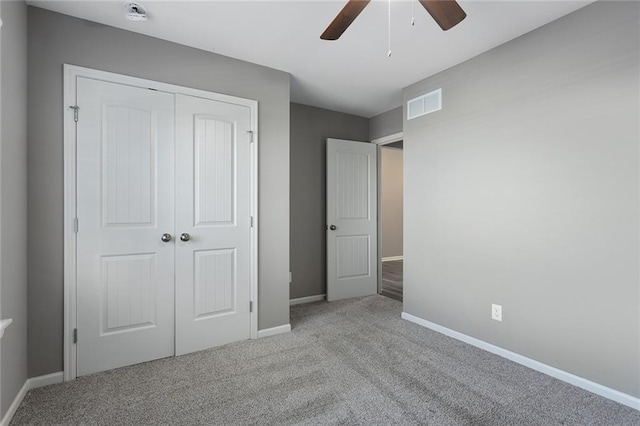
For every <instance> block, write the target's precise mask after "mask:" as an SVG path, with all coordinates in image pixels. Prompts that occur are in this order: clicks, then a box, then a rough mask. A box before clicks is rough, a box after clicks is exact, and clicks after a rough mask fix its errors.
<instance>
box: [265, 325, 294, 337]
mask: <svg viewBox="0 0 640 426" xmlns="http://www.w3.org/2000/svg"><path fill="white" fill-rule="evenodd" d="M290 331H291V324H285V325H279V326H278V327H272V328H265V329H264V330H258V339H260V338H261V337H269V336H275V335H276V334H283V333H288V332H290Z"/></svg>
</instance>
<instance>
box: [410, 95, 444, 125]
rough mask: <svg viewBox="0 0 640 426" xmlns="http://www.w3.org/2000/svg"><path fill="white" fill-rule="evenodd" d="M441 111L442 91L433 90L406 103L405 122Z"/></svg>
mask: <svg viewBox="0 0 640 426" xmlns="http://www.w3.org/2000/svg"><path fill="white" fill-rule="evenodd" d="M441 109H442V89H438V90H434V91H433V92H429V93H427V94H424V95H420V96H418V97H417V98H413V99H411V100H410V101H408V102H407V120H411V119H412V118H416V117H420V116H421V115H425V114H429V113H431V112H434V111H439V110H441Z"/></svg>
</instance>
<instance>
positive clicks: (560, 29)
mask: <svg viewBox="0 0 640 426" xmlns="http://www.w3.org/2000/svg"><path fill="white" fill-rule="evenodd" d="M639 20H640V4H639V3H637V2H621V3H613V2H596V3H594V4H592V5H589V6H587V7H586V8H584V9H581V10H579V11H577V12H575V13H573V14H571V15H568V16H566V17H564V18H562V19H560V20H558V21H555V22H552V23H551V24H549V25H546V26H545V27H542V28H540V29H538V30H536V31H534V32H532V33H529V34H526V35H524V36H522V37H520V38H518V39H516V40H514V41H511V42H509V43H507V44H505V45H502V46H500V47H497V48H495V49H493V50H491V51H489V52H487V53H485V54H482V55H480V56H477V57H475V58H473V59H471V60H469V61H467V62H465V63H463V64H461V65H458V66H456V67H454V68H451V69H449V70H447V71H444V72H442V73H440V74H437V75H435V76H433V77H430V78H428V79H426V80H423V81H420V82H418V83H416V84H414V85H412V86H409V87H407V88H406V89H405V90H404V100H405V102H406V101H407V100H408V99H411V98H413V97H414V96H417V95H419V94H422V93H425V92H428V91H430V90H433V89H437V88H439V87H441V88H442V91H443V104H444V105H445V107H444V109H443V110H442V111H439V112H436V113H433V114H430V115H427V116H424V117H421V118H417V119H414V120H410V121H406V120H405V122H404V141H405V143H404V149H405V162H404V166H405V229H406V230H407V233H406V235H405V253H404V257H405V269H404V272H405V276H404V285H405V288H404V294H405V299H404V300H405V303H404V309H405V311H406V312H408V313H410V314H413V315H416V316H418V317H421V318H424V319H426V320H429V321H432V322H434V323H437V324H440V325H442V326H445V327H448V328H450V329H453V330H456V331H459V332H461V333H464V334H466V335H469V336H473V337H475V338H478V339H481V340H483V341H486V342H489V343H492V344H494V345H497V346H499V347H502V348H506V349H508V350H510V351H513V352H516V353H518V354H522V355H524V356H527V357H529V358H532V359H534V360H537V361H540V362H543V363H545V364H548V365H551V366H554V367H557V368H559V369H561V370H564V371H568V372H570V373H573V374H576V375H578V376H581V377H584V378H586V379H589V380H592V381H594V382H596V383H600V384H602V385H604V386H607V387H610V388H613V389H616V390H618V391H621V392H624V393H626V394H629V395H632V396H635V397H639V396H640V367H639V362H638V360H639V359H640V328H639V327H640V317H639V314H640V313H639V310H640V305H639V300H640V299H639V294H638V293H639V292H638V290H639V289H638V287H639V286H638V278H639V277H638V213H639V212H638V201H639V200H638V189H639V188H638V171H639V170H638V140H639V122H638V120H639V116H640V110H639V102H638V100H639V99H640V98H639V80H638V76H639V73H640V68H639V62H640V58H639V53H638V52H639V50H640V49H639V46H638V43H639V38H640V37H639V36H640V34H639V25H638V22H639ZM491 303H497V304H501V305H502V306H503V321H502V322H497V321H492V320H491V319H490V307H491Z"/></svg>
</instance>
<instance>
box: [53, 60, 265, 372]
mask: <svg viewBox="0 0 640 426" xmlns="http://www.w3.org/2000/svg"><path fill="white" fill-rule="evenodd" d="M65 78H66V80H65V89H66V92H67V93H66V96H65V101H66V102H65V103H67V102H69V103H70V106H71V107H72V108H70V110H72V111H73V112H72V113H71V114H72V115H69V114H67V115H66V116H65V172H66V173H65V176H66V177H65V206H66V208H65V293H66V294H67V295H68V297H67V298H66V300H65V343H66V344H65V379H66V380H70V379H73V378H75V377H76V376H79V375H84V374H90V373H93V372H97V371H103V370H108V369H112V368H117V367H121V366H125V365H131V364H136V363H139V362H144V361H149V360H152V359H157V358H162V357H166V356H172V355H180V354H184V353H188V352H194V351H197V350H202V349H206V348H210V347H214V346H218V345H222V344H226V343H230V342H233V341H237V340H243V339H248V338H250V337H255V336H256V335H257V318H256V315H255V312H254V309H252V307H253V303H252V300H255V295H256V294H257V283H256V280H255V271H256V265H257V258H256V254H255V245H256V238H257V232H256V227H255V226H254V222H255V218H256V214H257V205H256V199H255V192H256V191H255V172H256V164H255V160H256V143H255V142H256V141H255V138H254V132H253V129H255V128H256V114H257V103H256V102H255V101H250V100H244V99H239V98H232V97H229V96H224V95H217V94H213V93H208V92H202V91H196V90H192V89H185V88H180V87H176V86H171V85H165V84H162V83H157V82H152V81H147V80H140V79H135V78H132V77H126V76H119V75H116V74H111V73H104V72H101V71H95V70H89V69H85V68H80V67H72V66H66V67H65ZM69 225H71V226H69Z"/></svg>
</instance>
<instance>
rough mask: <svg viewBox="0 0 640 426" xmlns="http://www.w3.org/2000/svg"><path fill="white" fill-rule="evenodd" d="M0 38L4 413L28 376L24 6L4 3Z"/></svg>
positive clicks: (0, 367) (1, 410)
mask: <svg viewBox="0 0 640 426" xmlns="http://www.w3.org/2000/svg"><path fill="white" fill-rule="evenodd" d="M0 15H1V17H2V21H3V24H2V29H1V30H0V32H1V33H2V38H1V39H0V52H1V53H0V54H1V58H0V68H1V69H0V93H2V97H1V98H0V99H1V103H2V105H1V106H0V111H1V112H0V123H1V124H0V129H1V130H0V141H1V144H0V237H1V238H0V293H1V299H0V300H2V302H1V303H2V306H0V311H1V312H2V318H13V324H11V325H10V326H9V328H7V330H6V332H5V335H4V337H3V338H2V339H1V340H0V352H1V354H0V360H1V365H0V371H1V372H2V373H1V376H0V380H1V382H2V383H1V390H0V395H1V399H0V402H1V404H0V405H1V408H0V418H2V417H3V416H4V414H5V413H6V412H7V409H8V408H9V405H11V403H12V402H13V400H14V398H15V397H16V395H17V393H18V391H19V390H20V388H21V387H22V385H24V383H25V381H26V380H27V240H26V238H25V236H26V234H27V96H26V95H27V5H26V4H25V3H24V2H23V1H16V2H2V6H1V8H0Z"/></svg>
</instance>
